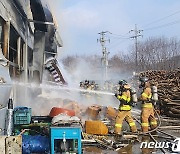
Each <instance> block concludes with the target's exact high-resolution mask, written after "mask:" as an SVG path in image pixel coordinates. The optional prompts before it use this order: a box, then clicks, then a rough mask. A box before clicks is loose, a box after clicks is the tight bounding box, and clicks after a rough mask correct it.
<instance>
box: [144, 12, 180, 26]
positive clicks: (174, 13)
mask: <svg viewBox="0 0 180 154" xmlns="http://www.w3.org/2000/svg"><path fill="white" fill-rule="evenodd" d="M178 13H180V11H177V12H174V13H172V14H170V15H168V16H165V17H163V18H160V19H158V20H155V21H153V22H150V23H149V24H147V25H145V26H144V27H149V25H152V24H154V23H157V22H159V21H162V20H165V19H167V18H169V17H171V16H173V15H176V14H178Z"/></svg>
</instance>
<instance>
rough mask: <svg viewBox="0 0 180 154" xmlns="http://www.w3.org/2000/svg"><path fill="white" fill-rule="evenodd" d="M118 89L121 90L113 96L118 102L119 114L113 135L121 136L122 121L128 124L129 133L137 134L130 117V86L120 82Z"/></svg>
mask: <svg viewBox="0 0 180 154" xmlns="http://www.w3.org/2000/svg"><path fill="white" fill-rule="evenodd" d="M120 88H121V89H120V93H119V94H115V96H116V97H117V99H118V100H119V101H120V105H119V112H118V115H117V117H116V122H115V134H119V135H121V130H122V123H123V120H124V119H125V120H126V121H127V122H128V124H129V126H130V128H131V131H132V132H137V128H136V124H135V122H134V120H133V118H132V115H131V106H132V102H131V94H130V86H129V85H128V84H127V83H125V82H122V83H120Z"/></svg>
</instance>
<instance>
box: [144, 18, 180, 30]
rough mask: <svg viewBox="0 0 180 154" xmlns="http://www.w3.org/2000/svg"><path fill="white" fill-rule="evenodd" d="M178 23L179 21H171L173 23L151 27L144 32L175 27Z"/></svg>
mask: <svg viewBox="0 0 180 154" xmlns="http://www.w3.org/2000/svg"><path fill="white" fill-rule="evenodd" d="M178 23H180V20H176V21H173V22H170V23H167V24H164V25H160V26H156V27H152V28H147V29H144V30H145V31H147V30H153V29H158V28H162V27H168V26H171V25H175V24H178Z"/></svg>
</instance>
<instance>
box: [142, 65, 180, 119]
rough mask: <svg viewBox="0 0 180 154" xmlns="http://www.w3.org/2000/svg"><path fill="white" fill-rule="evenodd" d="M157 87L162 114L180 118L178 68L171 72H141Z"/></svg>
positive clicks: (179, 75)
mask: <svg viewBox="0 0 180 154" xmlns="http://www.w3.org/2000/svg"><path fill="white" fill-rule="evenodd" d="M140 76H146V77H148V78H149V79H150V81H151V83H152V84H155V85H156V86H157V87H158V95H159V105H160V111H161V113H162V114H166V115H168V116H171V117H177V118H179V117H180V68H178V69H175V70H173V71H165V70H149V71H146V72H141V73H140Z"/></svg>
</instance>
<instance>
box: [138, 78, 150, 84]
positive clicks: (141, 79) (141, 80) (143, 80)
mask: <svg viewBox="0 0 180 154" xmlns="http://www.w3.org/2000/svg"><path fill="white" fill-rule="evenodd" d="M139 81H140V82H143V83H145V82H148V81H149V78H147V77H140V78H139Z"/></svg>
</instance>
